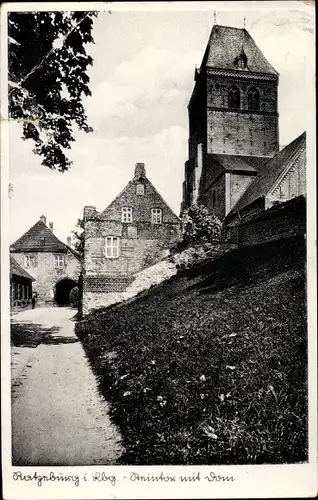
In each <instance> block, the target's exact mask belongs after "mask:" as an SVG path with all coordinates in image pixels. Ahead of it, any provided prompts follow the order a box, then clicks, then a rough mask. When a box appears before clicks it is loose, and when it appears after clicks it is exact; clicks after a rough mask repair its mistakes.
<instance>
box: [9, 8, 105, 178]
mask: <svg viewBox="0 0 318 500" xmlns="http://www.w3.org/2000/svg"><path fill="white" fill-rule="evenodd" d="M94 16H96V13H95V12H67V13H66V12H11V13H10V14H9V19H8V21H9V24H8V35H9V76H8V79H9V116H10V118H11V119H14V120H19V121H21V122H22V137H23V139H25V140H27V139H29V140H32V141H34V143H35V148H34V150H33V151H34V152H35V153H36V154H38V155H40V156H41V157H42V165H44V166H46V167H49V168H51V169H56V170H59V171H61V172H63V171H66V170H68V169H69V167H70V165H71V163H72V162H71V161H70V159H69V158H68V157H67V154H66V153H67V152H66V150H68V149H70V148H71V143H72V142H73V141H74V134H73V126H74V125H75V124H76V125H77V127H78V128H79V129H80V130H83V131H84V132H90V131H91V130H92V129H91V127H89V125H88V123H87V116H86V113H85V110H84V106H83V97H84V96H89V95H91V91H90V89H89V86H88V84H89V76H88V74H87V70H88V67H89V66H90V65H92V63H93V59H92V57H91V56H90V55H88V54H87V53H86V44H89V43H93V42H94V40H93V38H92V28H93V18H94Z"/></svg>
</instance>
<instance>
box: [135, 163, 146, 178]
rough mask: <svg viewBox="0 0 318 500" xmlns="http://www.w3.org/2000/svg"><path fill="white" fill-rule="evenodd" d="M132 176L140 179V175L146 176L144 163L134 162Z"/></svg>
mask: <svg viewBox="0 0 318 500" xmlns="http://www.w3.org/2000/svg"><path fill="white" fill-rule="evenodd" d="M134 177H135V179H140V177H146V169H145V164H144V163H136V165H135V175H134Z"/></svg>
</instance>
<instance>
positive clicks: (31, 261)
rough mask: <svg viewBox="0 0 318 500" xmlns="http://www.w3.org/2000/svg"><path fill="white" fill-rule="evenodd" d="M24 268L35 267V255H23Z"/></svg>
mask: <svg viewBox="0 0 318 500" xmlns="http://www.w3.org/2000/svg"><path fill="white" fill-rule="evenodd" d="M24 267H26V268H29V267H36V258H35V255H25V256H24Z"/></svg>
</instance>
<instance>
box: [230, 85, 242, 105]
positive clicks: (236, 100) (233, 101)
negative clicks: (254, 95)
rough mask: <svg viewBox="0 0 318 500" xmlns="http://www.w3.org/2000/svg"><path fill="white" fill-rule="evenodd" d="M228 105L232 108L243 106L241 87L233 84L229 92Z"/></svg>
mask: <svg viewBox="0 0 318 500" xmlns="http://www.w3.org/2000/svg"><path fill="white" fill-rule="evenodd" d="M228 106H229V108H231V109H239V108H240V106H241V95H240V91H239V89H238V88H237V87H236V86H235V85H233V87H230V88H229V92H228Z"/></svg>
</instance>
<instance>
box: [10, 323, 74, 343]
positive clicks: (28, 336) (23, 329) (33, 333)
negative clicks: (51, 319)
mask: <svg viewBox="0 0 318 500" xmlns="http://www.w3.org/2000/svg"><path fill="white" fill-rule="evenodd" d="M60 330H61V327H59V326H52V327H45V326H43V325H41V324H36V323H31V322H25V323H12V324H11V345H12V346H14V347H37V346H38V345H39V344H46V345H57V344H72V343H74V342H78V339H77V337H75V336H72V337H67V336H63V335H56V334H57V333H58V332H59V331H60Z"/></svg>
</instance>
